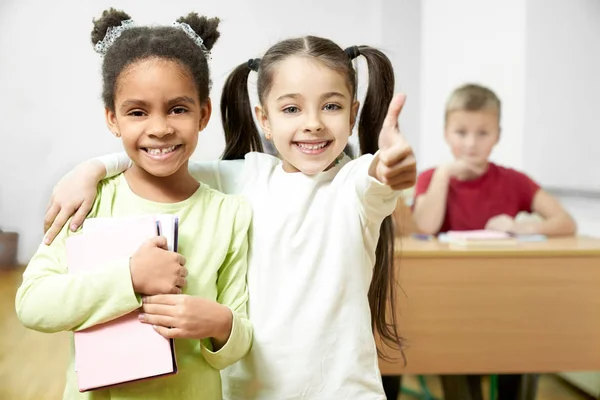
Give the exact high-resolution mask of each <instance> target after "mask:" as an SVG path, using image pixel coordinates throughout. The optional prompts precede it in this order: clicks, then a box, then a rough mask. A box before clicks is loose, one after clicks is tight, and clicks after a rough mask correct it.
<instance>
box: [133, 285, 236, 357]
mask: <svg viewBox="0 0 600 400" xmlns="http://www.w3.org/2000/svg"><path fill="white" fill-rule="evenodd" d="M143 302H144V304H143V306H142V310H143V312H144V313H143V314H140V316H139V319H140V321H142V322H144V323H147V324H152V325H154V329H155V330H156V331H157V332H158V333H160V334H161V335H163V336H164V337H166V338H188V339H204V338H213V339H214V341H215V342H216V343H215V344H216V345H217V346H216V347H222V346H223V345H224V344H225V343H227V340H228V339H229V335H230V334H231V328H232V324H233V314H232V313H231V310H230V309H229V308H228V307H226V306H224V305H222V304H219V303H217V302H215V301H212V300H208V299H204V298H201V297H195V296H188V295H183V294H162V295H156V296H149V297H144V299H143Z"/></svg>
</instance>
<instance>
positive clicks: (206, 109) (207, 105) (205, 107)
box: [198, 99, 212, 132]
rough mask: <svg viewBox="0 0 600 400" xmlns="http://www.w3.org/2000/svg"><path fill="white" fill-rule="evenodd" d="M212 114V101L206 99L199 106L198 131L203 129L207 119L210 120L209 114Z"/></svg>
mask: <svg viewBox="0 0 600 400" xmlns="http://www.w3.org/2000/svg"><path fill="white" fill-rule="evenodd" d="M211 114H212V102H211V101H210V99H207V100H206V101H205V102H204V104H202V105H201V106H200V122H199V124H198V132H200V131H203V130H204V128H206V125H208V121H210V116H211Z"/></svg>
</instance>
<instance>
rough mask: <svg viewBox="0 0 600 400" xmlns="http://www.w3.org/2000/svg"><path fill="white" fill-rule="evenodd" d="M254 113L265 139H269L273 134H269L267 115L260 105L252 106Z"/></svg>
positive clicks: (269, 126) (269, 125) (269, 127)
mask: <svg viewBox="0 0 600 400" xmlns="http://www.w3.org/2000/svg"><path fill="white" fill-rule="evenodd" d="M254 113H255V114H256V119H257V120H258V124H259V125H260V127H261V128H262V130H263V132H264V133H265V137H266V138H267V140H271V138H272V137H273V135H272V134H271V124H270V123H269V117H268V116H267V112H266V110H265V109H264V108H263V107H261V106H256V107H254Z"/></svg>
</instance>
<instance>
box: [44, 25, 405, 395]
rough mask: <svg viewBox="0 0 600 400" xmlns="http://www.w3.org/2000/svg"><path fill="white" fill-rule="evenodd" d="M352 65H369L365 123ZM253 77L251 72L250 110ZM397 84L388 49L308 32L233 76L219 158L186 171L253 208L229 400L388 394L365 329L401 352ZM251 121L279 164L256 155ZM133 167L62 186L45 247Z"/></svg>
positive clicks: (98, 166)
mask: <svg viewBox="0 0 600 400" xmlns="http://www.w3.org/2000/svg"><path fill="white" fill-rule="evenodd" d="M357 57H364V58H365V59H366V61H367V64H368V68H369V86H368V90H367V93H366V97H365V101H364V104H363V105H362V111H361V114H360V118H359V117H358V110H359V102H358V101H357V98H356V88H357V76H356V71H355V69H354V67H353V61H354V60H355V59H356V58H357ZM251 73H257V74H258V77H257V79H258V81H257V87H258V97H259V104H258V105H257V106H256V107H255V108H254V109H252V108H251V103H250V96H249V94H248V76H249V74H251ZM393 89H394V73H393V69H392V65H391V63H390V60H389V59H388V58H387V57H386V56H385V55H384V54H383V53H382V52H380V51H379V50H377V49H374V48H372V47H368V46H353V47H349V48H347V49H346V50H343V49H342V48H340V47H339V46H338V45H337V44H335V43H333V42H332V41H330V40H328V39H324V38H319V37H314V36H306V37H301V38H295V39H288V40H284V41H282V42H279V43H277V44H275V45H274V46H273V47H271V48H270V49H269V50H268V51H267V52H266V53H265V54H264V55H263V56H262V57H261V58H260V59H250V60H249V61H248V62H244V63H242V64H240V65H239V66H238V67H237V68H235V69H234V70H233V72H232V73H231V74H230V76H229V77H228V79H227V81H226V83H225V87H224V89H223V94H222V98H221V118H222V122H223V127H224V131H225V138H226V147H225V151H224V154H223V157H222V160H218V161H214V162H198V163H197V162H190V164H189V169H190V173H191V174H192V175H193V176H194V177H195V178H196V179H198V180H199V181H201V182H203V183H205V184H208V185H209V186H211V187H214V188H216V189H217V190H220V191H223V192H225V193H230V194H240V195H242V196H244V197H245V198H246V199H247V200H248V201H249V202H250V204H251V205H252V209H253V222H252V227H251V241H250V262H249V268H248V289H249V303H248V307H249V308H248V312H249V317H250V319H251V321H252V324H253V326H254V336H253V344H252V349H251V350H250V352H249V353H248V355H247V356H246V357H245V358H244V359H242V360H241V361H240V362H238V363H236V364H234V365H232V366H231V367H229V368H227V369H225V370H224V371H223V374H222V376H223V396H224V398H225V399H228V400H232V399H240V400H241V399H265V400H281V399H327V400H331V399H360V400H363V399H365V400H368V399H378V400H381V399H385V395H384V391H383V387H382V381H381V376H380V372H379V369H378V350H377V347H376V344H375V339H374V334H373V332H374V331H376V333H377V335H379V336H380V337H381V338H382V339H383V340H384V342H386V343H387V344H388V345H390V346H395V347H400V348H401V347H402V342H401V339H400V335H399V333H398V325H397V321H396V320H395V315H396V313H395V310H394V298H395V297H394V292H395V289H396V285H397V282H396V277H395V269H394V262H393V261H394V237H393V227H392V221H391V217H390V215H391V214H392V212H393V210H394V208H395V206H396V202H397V200H398V198H399V196H400V190H402V189H404V188H408V187H410V186H412V185H413V184H414V182H415V178H416V164H415V159H414V156H413V153H412V149H411V147H410V145H409V144H408V143H407V142H406V140H405V139H404V137H403V136H402V134H401V133H400V131H399V128H398V116H399V114H400V111H401V109H402V107H403V105H404V101H405V96H404V95H397V96H395V97H394V96H393ZM253 113H254V115H255V116H256V118H257V120H258V122H259V125H260V128H261V130H262V132H263V133H264V135H265V138H266V140H269V141H270V142H271V143H272V144H273V145H274V147H275V148H276V150H277V154H278V157H274V156H271V155H268V154H264V153H263V152H262V150H263V148H262V142H261V137H260V134H259V130H258V128H257V127H256V126H255V124H254V122H253ZM355 124H358V135H359V143H360V153H361V155H360V156H359V157H358V158H356V159H354V160H352V159H350V158H349V157H348V156H347V155H345V154H344V149H345V148H346V146H347V144H348V138H349V136H350V135H351V134H352V130H353V127H354V125H355ZM129 164H130V160H129V159H128V157H127V155H125V154H112V155H107V156H102V157H100V158H98V159H93V160H88V161H86V162H84V163H83V164H82V165H81V166H79V167H77V168H76V169H75V170H74V171H72V172H71V173H70V174H69V175H68V176H66V177H65V178H63V179H62V180H61V182H60V183H59V184H58V186H57V187H56V188H55V191H54V195H53V199H52V201H51V205H50V208H49V210H48V214H47V227H50V225H52V227H50V230H48V238H49V239H51V238H52V235H53V231H54V230H55V229H56V228H57V227H62V226H63V225H64V224H65V223H66V222H67V219H68V218H69V217H70V216H71V215H72V214H73V213H76V214H75V217H73V219H72V220H71V224H72V225H74V227H75V229H76V227H77V226H79V225H80V223H81V216H82V215H85V214H86V213H87V212H88V209H87V208H88V207H87V206H86V205H87V204H88V203H89V202H90V201H92V200H93V198H94V196H95V187H96V185H97V184H98V182H99V181H101V180H102V179H107V178H108V177H110V176H112V175H114V174H115V173H118V172H120V171H122V170H124V169H127V168H129ZM198 223H202V221H201V220H199V221H198Z"/></svg>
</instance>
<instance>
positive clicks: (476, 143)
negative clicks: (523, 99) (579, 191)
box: [413, 84, 576, 400]
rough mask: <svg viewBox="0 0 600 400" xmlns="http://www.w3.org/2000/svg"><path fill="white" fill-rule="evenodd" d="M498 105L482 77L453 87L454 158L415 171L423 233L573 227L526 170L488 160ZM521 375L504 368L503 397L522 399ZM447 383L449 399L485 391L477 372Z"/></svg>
mask: <svg viewBox="0 0 600 400" xmlns="http://www.w3.org/2000/svg"><path fill="white" fill-rule="evenodd" d="M500 110H501V103H500V100H499V98H498V96H496V94H495V93H494V92H493V91H491V90H490V89H488V88H486V87H483V86H480V85H475V84H467V85H464V86H461V87H459V88H457V89H456V90H454V92H453V93H452V94H451V95H450V98H449V99H448V102H447V104H446V115H445V132H444V136H445V139H446V143H448V145H449V146H450V149H451V151H452V154H453V155H454V161H453V162H451V163H449V164H446V165H441V166H438V167H437V168H432V169H429V170H427V171H424V172H423V173H422V174H420V176H419V177H418V180H417V184H416V187H415V201H414V206H413V207H414V209H413V217H414V220H415V223H416V225H417V227H418V229H419V231H421V232H422V233H426V234H431V235H437V234H438V233H441V232H447V231H449V230H474V229H492V230H499V231H504V232H509V233H513V234H519V235H530V234H542V235H546V236H561V235H573V234H574V233H575V231H576V225H575V221H574V220H573V218H572V217H571V216H570V215H569V214H568V213H567V211H565V209H564V208H563V207H562V206H561V204H560V203H559V202H558V201H557V200H556V199H555V198H554V197H553V196H552V195H550V194H549V193H548V192H546V191H544V190H543V189H541V188H540V186H539V185H538V184H537V183H535V182H534V181H533V180H532V179H530V178H529V177H528V176H527V175H525V174H523V173H522V172H519V171H516V170H514V169H510V168H505V167H502V166H499V165H497V164H494V163H492V162H490V161H489V156H490V153H491V152H492V149H493V148H494V146H495V145H496V144H497V143H498V140H499V139H500ZM520 212H528V213H532V212H533V213H537V214H539V215H540V216H541V220H538V221H535V220H534V221H516V220H515V217H516V216H517V214H518V213H520ZM522 377H523V376H521V375H501V376H500V377H499V382H498V386H499V390H498V395H499V397H498V400H515V399H518V398H519V393H520V392H522V391H521V390H520V387H521V383H522V380H523V379H522ZM534 381H535V379H534ZM442 386H443V387H444V392H445V398H446V399H447V400H481V399H482V394H481V385H480V376H474V375H471V376H468V377H467V376H443V377H442ZM533 393H535V390H534V391H533Z"/></svg>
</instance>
